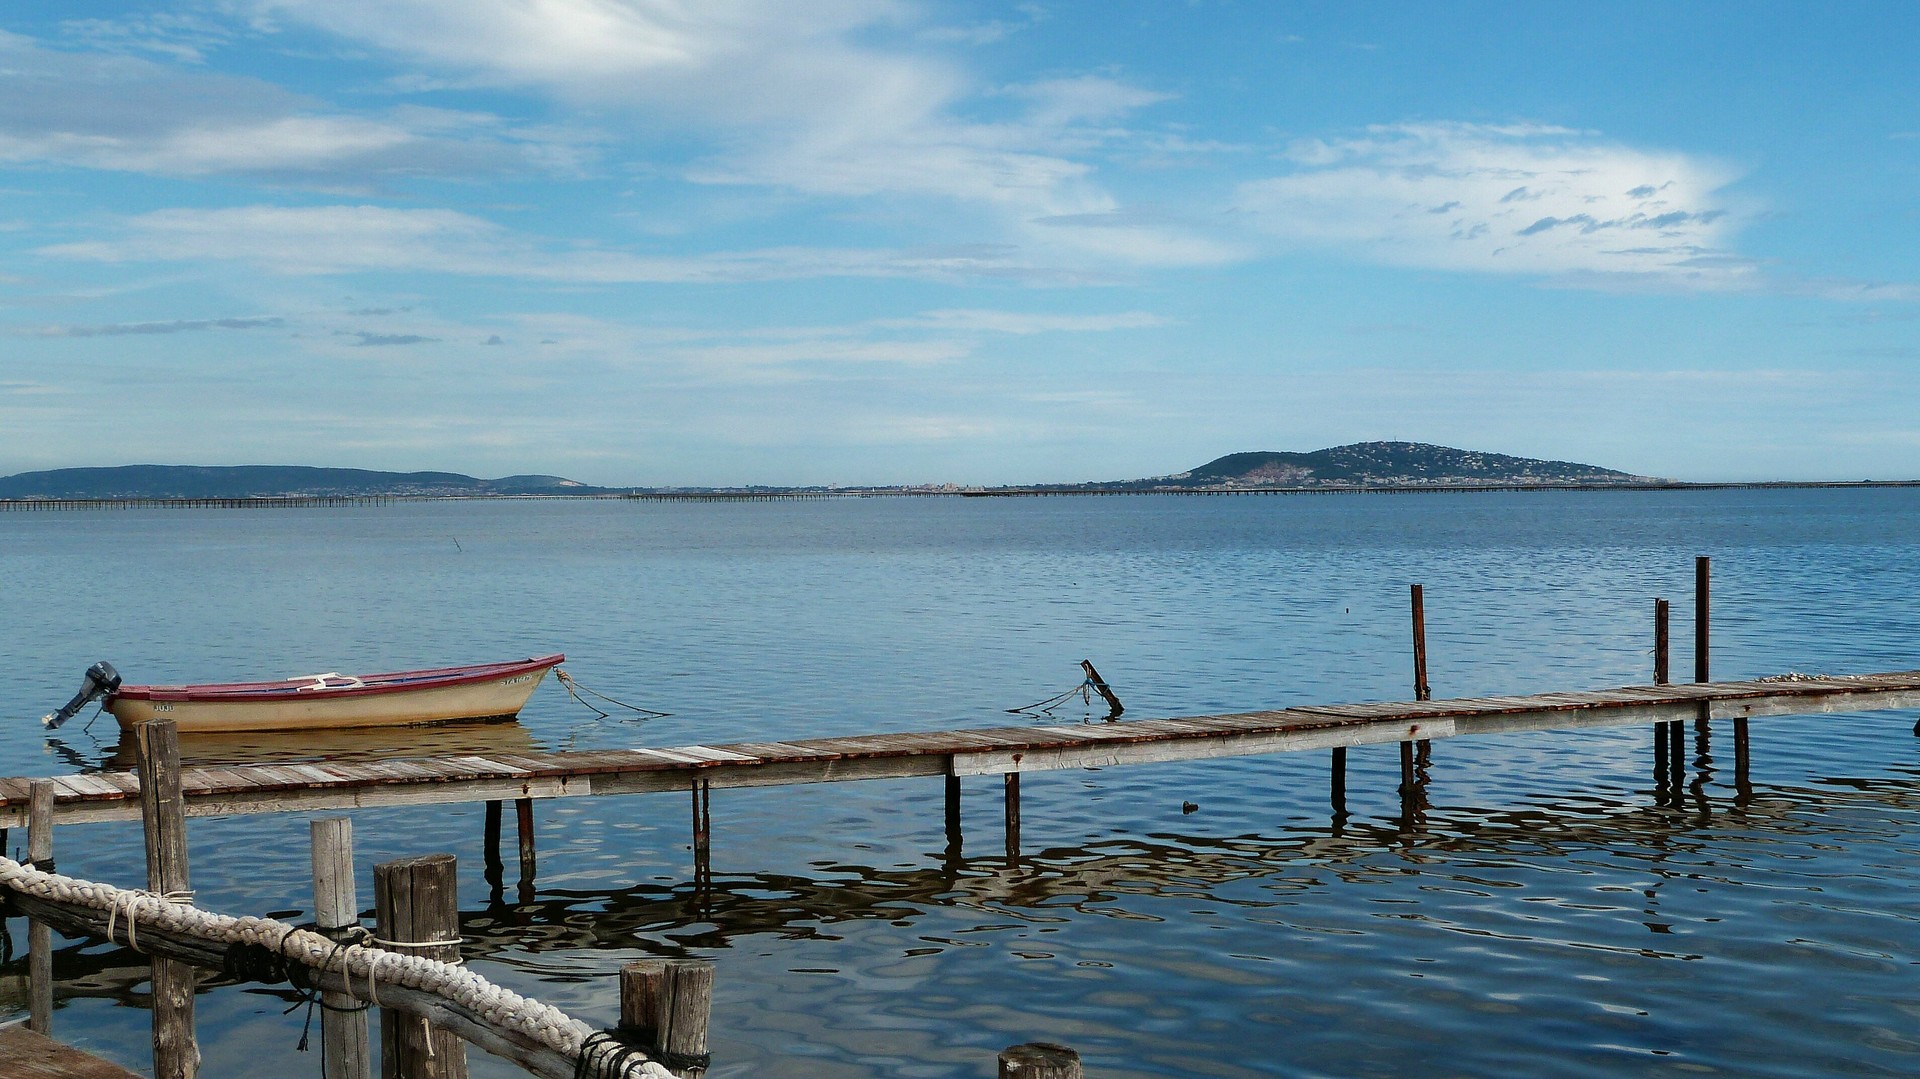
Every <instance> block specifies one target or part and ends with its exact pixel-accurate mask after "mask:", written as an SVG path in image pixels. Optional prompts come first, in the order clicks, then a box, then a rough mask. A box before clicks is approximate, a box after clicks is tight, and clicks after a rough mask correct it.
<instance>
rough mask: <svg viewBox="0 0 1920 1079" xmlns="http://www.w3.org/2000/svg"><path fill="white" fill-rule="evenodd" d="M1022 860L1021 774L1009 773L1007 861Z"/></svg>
mask: <svg viewBox="0 0 1920 1079" xmlns="http://www.w3.org/2000/svg"><path fill="white" fill-rule="evenodd" d="M1019 860H1020V773H1019V772H1008V773H1007V861H1008V863H1009V864H1011V863H1013V862H1017V861H1019Z"/></svg>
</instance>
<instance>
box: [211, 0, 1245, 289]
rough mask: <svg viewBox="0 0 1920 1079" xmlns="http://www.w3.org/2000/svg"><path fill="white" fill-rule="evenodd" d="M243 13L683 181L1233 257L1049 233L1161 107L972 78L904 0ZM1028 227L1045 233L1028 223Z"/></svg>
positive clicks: (1093, 208) (286, 0)
mask: <svg viewBox="0 0 1920 1079" xmlns="http://www.w3.org/2000/svg"><path fill="white" fill-rule="evenodd" d="M243 7H245V8H246V9H247V10H250V11H252V12H253V13H254V14H255V15H256V16H257V17H258V18H259V19H260V20H261V25H263V26H272V25H276V24H285V25H298V26H302V27H306V28H311V29H317V30H320V31H322V32H325V33H328V34H332V35H335V36H337V37H339V38H341V39H343V40H345V41H348V42H351V43H353V45H355V46H356V47H363V48H372V49H375V50H378V51H380V52H383V53H385V54H387V55H389V56H392V57H395V58H398V59H399V60H400V61H401V62H403V63H407V64H410V65H413V66H415V67H416V68H417V70H416V71H414V72H412V73H411V74H410V75H409V76H408V77H410V78H415V79H418V80H422V81H421V83H420V84H421V85H435V86H446V85H465V86H490V87H504V88H512V89H517V90H532V91H534V92H537V93H541V94H544V95H546V96H548V97H550V98H552V99H554V100H556V101H560V102H564V103H566V104H567V105H569V106H572V107H583V106H584V107H589V108H592V109H593V110H595V112H596V114H598V115H602V116H606V117H608V118H609V119H608V121H607V122H608V123H610V124H611V123H624V124H627V125H628V126H629V127H630V128H632V129H634V130H641V131H647V132H656V133H657V132H660V131H662V130H671V131H677V132H679V133H680V134H681V135H683V136H685V137H688V138H691V139H692V140H693V145H695V146H696V150H695V152H694V153H693V154H692V155H691V156H690V158H689V159H688V160H687V162H686V163H685V164H682V165H677V166H674V168H675V171H676V173H677V175H678V176H679V177H680V178H681V179H684V180H688V181H691V182H693V183H696V184H702V185H732V186H754V187H763V188H768V189H772V190H777V191H781V192H787V193H792V194H796V195H800V196H804V197H813V198H824V199H856V200H871V199H894V200H928V199H931V200H939V201H945V202H949V203H958V204H962V205H965V206H967V207H969V208H971V209H972V210H973V211H975V212H976V213H977V214H979V215H981V216H982V217H983V219H984V220H985V221H988V222H991V223H992V224H993V225H995V226H997V228H998V230H999V233H1000V234H1006V233H1007V232H1008V231H1009V230H1010V231H1011V232H1012V233H1013V234H1015V235H1018V236H1019V238H1020V239H1021V242H1023V243H1026V244H1029V245H1033V246H1036V247H1043V248H1046V249H1048V250H1050V251H1055V252H1061V253H1065V254H1072V255H1078V256H1080V257H1081V258H1082V260H1083V261H1093V262H1112V261H1119V262H1122V263H1124V264H1126V265H1133V266H1155V265H1165V264H1173V265H1190V264H1194V263H1196V262H1215V263H1217V262H1222V261H1227V260H1229V259H1230V258H1232V257H1233V255H1234V249H1233V248H1232V247H1230V246H1229V245H1226V244H1222V243H1219V242H1217V241H1213V240H1208V239H1204V238H1200V237H1196V236H1192V235H1187V234H1186V232H1187V230H1183V229H1181V228H1179V227H1177V226H1173V225H1168V224H1161V225H1156V226H1149V225H1145V224H1140V223H1110V224H1109V227H1106V228H1083V227H1079V226H1077V225H1073V224H1070V223H1069V224H1061V223H1058V222H1066V221H1070V219H1071V218H1072V217H1073V215H1081V214H1093V215H1098V214H1112V213H1115V212H1117V211H1120V210H1122V209H1124V205H1123V202H1122V200H1121V199H1120V198H1119V197H1117V196H1116V195H1115V194H1114V193H1112V192H1111V191H1110V190H1108V189H1107V187H1106V186H1105V185H1103V184H1102V183H1101V182H1100V180H1099V178H1098V176H1097V175H1096V168H1095V165H1094V164H1093V163H1092V162H1091V161H1090V160H1089V159H1088V156H1087V155H1088V154H1089V152H1090V151H1092V150H1094V149H1095V148H1098V147H1101V146H1105V145H1108V144H1111V143H1113V142H1116V141H1120V140H1129V139H1134V138H1136V137H1137V134H1136V133H1135V132H1134V131H1132V130H1131V129H1130V127H1129V124H1130V122H1131V120H1132V118H1133V117H1134V116H1135V115H1136V114H1138V113H1139V112H1140V111H1141V110H1144V109H1147V108H1149V107H1151V106H1153V105H1156V104H1158V103H1160V102H1163V101H1167V100H1170V95H1168V94H1165V93H1162V92H1160V91H1156V90H1152V89H1148V88H1143V87H1138V86H1133V85H1131V84H1129V83H1126V82H1124V81H1122V80H1120V79H1118V78H1114V77H1109V76H1106V75H1086V76H1079V77H1069V78H1052V79H1042V80H1038V81H1034V82H1031V83H1021V84H1015V85H1011V86H1008V85H990V84H983V83H982V82H981V81H980V80H979V79H977V78H976V77H975V76H974V75H973V74H972V73H970V72H969V71H968V70H967V69H966V68H965V67H963V66H962V65H961V64H960V63H958V62H957V61H956V60H955V59H954V58H953V57H952V56H950V55H948V53H947V52H945V51H943V50H942V49H941V48H939V47H938V44H936V43H935V42H934V39H942V38H945V39H947V40H949V41H951V40H953V37H952V35H948V34H944V33H942V32H940V30H939V29H938V28H933V29H932V32H931V35H930V36H929V34H928V33H926V31H927V30H928V28H927V27H925V26H923V25H921V23H922V14H923V13H922V10H921V9H919V8H917V7H915V6H913V5H909V4H906V3H902V2H899V0H824V2H820V3H808V4H793V3H787V2H785V0H707V2H705V3H702V4H697V5H689V4H682V3H677V2H669V0H484V2H480V3H475V2H470V0H246V2H245V3H244V4H243ZM1036 17H1038V15H1037V13H1028V18H1029V19H1032V18H1036ZM1001 29H1011V26H1010V25H1009V26H1008V27H1003V28H1001ZM997 32H999V31H997V30H996V31H991V32H989V31H981V33H980V34H975V35H973V36H974V37H980V36H981V34H984V35H986V36H987V37H991V36H992V33H997ZM967 36H968V35H966V34H962V35H960V37H961V38H965V37H967ZM989 117H990V118H989ZM613 118H619V119H617V120H616V119H613ZM1160 152H1167V151H1166V149H1165V147H1164V146H1163V147H1162V148H1161V151H1160ZM1038 218H1054V219H1056V224H1055V225H1054V226H1053V227H1049V228H1044V229H1034V228H1030V227H1029V223H1030V222H1031V221H1033V220H1035V219H1038Z"/></svg>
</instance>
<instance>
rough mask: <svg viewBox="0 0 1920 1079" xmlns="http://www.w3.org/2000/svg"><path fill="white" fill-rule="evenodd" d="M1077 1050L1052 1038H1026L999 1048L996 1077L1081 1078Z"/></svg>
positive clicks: (1031, 1078) (1011, 1078)
mask: <svg viewBox="0 0 1920 1079" xmlns="http://www.w3.org/2000/svg"><path fill="white" fill-rule="evenodd" d="M1085 1074H1086V1073H1085V1071H1084V1070H1083V1069H1082V1067H1081V1065H1080V1054H1079V1053H1076V1052H1074V1051H1073V1050H1071V1049H1069V1048H1067V1047H1066V1046H1064V1045H1054V1044H1053V1043H1052V1042H1028V1043H1026V1044H1025V1045H1015V1046H1011V1047H1009V1048H1006V1049H1002V1050H1001V1051H1000V1070H999V1079H1082V1077H1083V1076H1084V1075H1085Z"/></svg>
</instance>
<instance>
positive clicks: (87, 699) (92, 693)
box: [40, 659, 120, 730]
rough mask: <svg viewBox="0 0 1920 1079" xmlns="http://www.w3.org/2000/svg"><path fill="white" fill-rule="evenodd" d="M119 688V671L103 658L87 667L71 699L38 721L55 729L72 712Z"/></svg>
mask: <svg viewBox="0 0 1920 1079" xmlns="http://www.w3.org/2000/svg"><path fill="white" fill-rule="evenodd" d="M119 688H120V672H119V671H116V670H114V669H113V664H111V663H108V662H107V661H106V660H104V659H103V660H101V661H100V662H98V663H96V664H94V665H93V666H91V667H88V668H87V673H86V677H84V678H82V679H81V681H80V692H78V693H76V694H74V695H73V699H72V700H70V701H68V702H67V703H66V704H64V705H62V706H61V708H60V710H59V711H58V712H55V713H53V714H52V715H50V716H46V717H45V718H43V719H41V720H40V723H41V725H42V726H44V727H46V728H47V729H48V730H57V729H58V728H59V726H60V724H62V723H65V722H66V721H67V720H69V719H72V718H73V716H74V713H76V712H78V711H80V709H82V708H85V707H86V706H87V705H89V704H92V703H93V702H94V701H97V700H99V699H100V698H102V697H104V696H106V695H107V694H109V693H112V692H113V691H114V690H117V689H119Z"/></svg>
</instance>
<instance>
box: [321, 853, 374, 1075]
mask: <svg viewBox="0 0 1920 1079" xmlns="http://www.w3.org/2000/svg"><path fill="white" fill-rule="evenodd" d="M308 829H309V833H310V835H311V838H312V842H313V922H314V927H315V928H316V929H318V930H319V931H320V932H321V933H323V934H325V935H326V936H329V937H332V938H333V939H334V940H349V939H351V938H352V937H353V936H354V935H355V931H356V930H358V929H359V928H360V896H359V891H358V889H357V888H356V887H355V884H354V873H353V821H352V820H350V819H348V818H346V817H321V818H317V819H315V820H314V821H313V822H312V823H311V824H310V825H309V826H308ZM320 1061H321V1072H320V1074H321V1079H368V1077H369V1076H371V1075H372V1074H373V1046H372V1042H371V1040H370V1039H369V1037H368V1035H367V1006H366V1005H365V1004H362V1003H361V1002H360V1001H358V1000H356V999H354V998H353V997H351V996H348V995H347V994H345V993H322V994H320Z"/></svg>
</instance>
